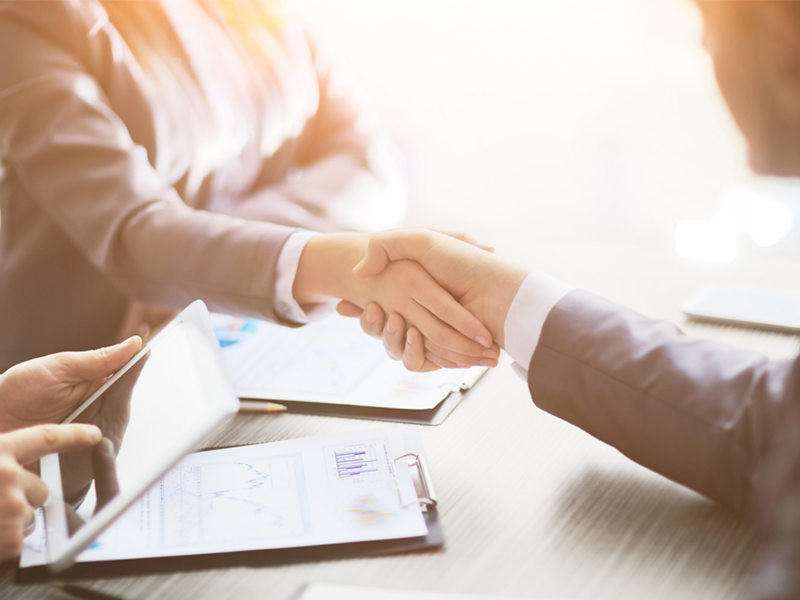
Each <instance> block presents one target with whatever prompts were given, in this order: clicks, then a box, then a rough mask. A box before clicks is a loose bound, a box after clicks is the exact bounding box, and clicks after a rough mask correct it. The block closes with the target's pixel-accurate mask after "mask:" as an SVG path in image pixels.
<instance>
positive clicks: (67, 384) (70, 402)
mask: <svg viewBox="0 0 800 600" xmlns="http://www.w3.org/2000/svg"><path fill="white" fill-rule="evenodd" d="M141 347H142V340H141V339H140V338H139V337H137V336H134V337H132V338H129V339H127V340H125V341H124V342H122V343H121V344H117V345H116V346H110V347H108V348H101V349H99V350H91V351H89V352H60V353H58V354H51V355H49V356H44V357H42V358H35V359H33V360H29V361H27V362H24V363H20V364H18V365H15V366H13V367H11V368H10V369H9V370H8V371H6V372H5V373H4V374H3V375H0V432H2V431H11V430H14V429H19V428H20V427H28V426H30V425H34V424H37V423H57V422H59V421H62V420H63V419H64V418H66V417H67V416H68V415H69V413H71V412H72V411H73V410H74V409H75V408H76V407H77V406H78V405H79V404H80V403H81V402H83V401H84V400H85V399H86V398H88V397H89V396H90V395H91V394H93V393H94V392H95V391H97V389H98V388H99V387H100V386H101V385H103V383H105V381H106V380H107V379H108V378H109V377H110V376H111V375H113V374H114V373H115V372H116V371H117V370H119V369H120V368H121V367H122V366H123V365H124V364H125V363H126V362H128V360H130V359H131V358H132V357H133V356H134V355H135V354H136V353H137V352H138V351H139V350H140V349H141Z"/></svg>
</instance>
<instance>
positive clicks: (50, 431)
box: [0, 423, 103, 465]
mask: <svg viewBox="0 0 800 600" xmlns="http://www.w3.org/2000/svg"><path fill="white" fill-rule="evenodd" d="M102 437H103V435H102V433H100V430H99V429H98V428H97V427H95V426H94V425H88V424H86V423H70V424H68V425H36V426H35V427H26V428H25V429H17V430H16V431H11V432H9V433H5V434H3V435H2V436H0V444H2V446H3V447H4V448H5V449H6V450H8V451H9V452H10V453H11V454H12V455H13V456H14V457H15V458H16V459H17V461H18V462H19V463H20V464H23V465H25V464H28V463H29V462H33V461H34V460H38V459H39V458H41V457H42V456H44V455H46V454H56V453H60V452H72V451H75V450H81V449H84V448H90V447H92V446H94V445H95V444H97V442H99V441H100V440H101V439H102Z"/></svg>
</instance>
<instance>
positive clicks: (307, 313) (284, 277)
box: [273, 231, 336, 323]
mask: <svg viewBox="0 0 800 600" xmlns="http://www.w3.org/2000/svg"><path fill="white" fill-rule="evenodd" d="M315 235H317V232H316V231H298V232H296V233H293V234H292V235H290V236H289V239H288V240H286V243H285V244H284V245H283V250H281V254H280V256H279V257H278V266H277V272H276V274H275V275H276V278H275V298H274V299H273V300H274V306H275V312H276V313H277V314H278V316H280V317H281V318H283V319H285V320H287V321H293V322H295V323H309V322H311V321H318V320H319V319H322V318H324V317H327V316H328V315H330V314H331V313H332V312H333V311H334V309H335V307H336V301H335V300H331V301H330V302H320V303H319V304H309V305H306V307H305V310H304V309H303V307H302V306H300V304H298V303H297V301H296V300H295V299H294V294H293V293H292V289H293V288H294V279H295V277H297V265H298V264H299V263H300V255H301V254H302V253H303V248H305V247H306V244H307V243H308V240H310V239H311V238H312V237H314V236H315Z"/></svg>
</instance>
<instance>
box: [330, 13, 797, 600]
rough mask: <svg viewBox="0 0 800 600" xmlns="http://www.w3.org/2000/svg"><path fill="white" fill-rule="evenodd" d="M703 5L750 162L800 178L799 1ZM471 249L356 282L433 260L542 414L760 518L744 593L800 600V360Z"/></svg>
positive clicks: (424, 245) (367, 324)
mask: <svg viewBox="0 0 800 600" xmlns="http://www.w3.org/2000/svg"><path fill="white" fill-rule="evenodd" d="M698 5H699V7H700V9H701V11H702V13H703V17H704V22H705V33H704V44H705V46H706V48H707V49H708V51H709V52H710V54H711V56H712V58H713V61H714V68H715V73H716V76H717V80H718V82H719V86H720V89H721V91H722V94H723V96H724V97H725V99H726V101H727V103H728V105H729V107H730V110H731V112H732V114H733V116H734V118H735V120H736V122H737V124H738V126H739V127H740V129H741V130H742V132H743V133H744V135H745V137H746V139H747V141H748V148H749V161H750V165H751V167H752V168H753V169H754V170H755V171H756V172H759V173H764V174H771V175H779V176H792V177H797V176H800V3H796V2H771V1H764V2H727V1H719V2H698ZM464 241H465V240H459V239H454V238H453V237H449V236H447V235H443V234H439V233H436V232H431V231H425V230H409V231H405V232H390V233H387V234H381V235H379V236H377V237H376V238H374V239H373V240H372V241H371V243H370V247H369V251H368V254H367V255H366V257H365V259H364V260H363V261H362V262H361V263H360V264H359V265H357V267H356V268H355V269H354V273H355V274H357V275H358V276H361V277H370V276H374V275H375V274H377V273H380V272H381V271H382V269H383V268H384V267H385V266H386V265H388V264H389V263H390V262H392V261H395V260H401V259H412V260H416V261H418V262H419V263H420V264H421V265H422V266H423V267H424V268H425V269H426V270H427V271H428V272H429V273H430V274H431V275H432V276H433V277H434V279H436V280H437V281H438V282H439V283H440V284H441V285H442V286H443V287H444V288H445V289H447V290H448V291H449V292H450V293H451V294H452V295H453V296H454V297H455V298H457V299H459V301H460V302H461V303H462V304H463V305H464V306H465V307H466V308H468V309H469V310H470V311H471V312H473V314H475V315H476V316H477V317H478V318H479V319H480V320H482V321H483V322H484V323H485V324H486V326H487V327H488V329H489V330H490V332H491V333H492V335H493V337H494V339H495V340H496V341H497V342H498V343H499V344H500V345H501V346H502V347H504V348H505V349H506V351H507V352H508V353H509V355H510V356H511V357H512V358H513V359H514V360H515V361H516V366H517V368H518V369H520V370H522V371H525V370H526V371H527V373H524V375H525V377H526V379H527V382H528V386H529V389H530V392H531V397H532V399H533V401H534V402H535V403H536V405H537V406H539V407H541V408H543V409H544V410H546V411H548V412H550V413H552V414H553V415H555V416H558V417H560V418H562V419H564V420H566V421H568V422H570V423H572V424H574V425H577V426H578V427H581V428H582V429H584V430H585V431H587V432H589V433H590V434H592V435H594V436H595V437H597V438H599V439H601V440H603V441H604V442H606V443H608V444H610V445H612V446H614V447H616V448H618V449H619V450H620V451H622V452H623V453H624V454H625V455H627V456H628V457H630V458H631V459H633V460H635V461H636V462H638V463H640V464H642V465H644V466H646V467H649V468H650V469H652V470H654V471H656V472H658V473H660V474H662V475H665V476H666V477H669V478H670V479H672V480H674V481H677V482H679V483H681V484H683V485H685V486H687V487H689V488H692V489H694V490H696V491H698V492H700V493H701V494H704V495H705V496H707V497H709V498H711V499H713V500H716V501H718V502H720V503H722V504H724V505H725V506H728V507H729V508H731V509H733V510H735V511H738V512H743V513H745V514H747V515H750V516H753V517H754V519H755V521H756V522H757V524H758V528H759V531H760V536H761V549H760V554H759V559H758V561H757V565H756V568H755V571H754V575H753V577H752V579H751V581H750V583H749V586H748V590H747V592H746V594H745V597H747V598H748V599H750V600H755V599H758V600H766V599H770V600H777V599H789V598H800V358H796V359H794V360H770V359H768V358H766V357H765V356H762V355H760V354H758V353H755V352H749V351H746V350H741V349H737V348H733V347H731V346H727V345H724V344H719V343H715V342H710V341H701V340H697V339H692V338H690V337H688V336H685V335H684V334H683V333H682V332H681V331H680V330H679V329H677V328H676V327H675V326H674V325H672V324H671V323H667V322H663V321H657V320H653V319H649V318H647V317H644V316H642V315H639V314H637V313H635V312H633V311H631V310H628V309H626V308H624V307H622V306H619V305H616V304H614V303H612V302H609V301H607V300H604V299H603V298H600V297H598V296H595V295H593V294H590V293H588V292H584V291H581V290H574V289H571V288H569V287H568V286H566V285H565V284H563V283H561V282H559V281H557V280H555V279H553V278H551V277H549V276H548V275H546V274H544V273H537V272H533V273H530V272H528V271H527V270H526V269H523V268H521V267H519V266H518V265H515V264H513V263H510V262H508V261H505V260H502V259H500V258H497V257H495V256H493V255H492V254H490V253H488V252H484V251H482V250H480V249H479V248H477V247H475V246H474V245H473V244H470V243H464ZM467 241H468V240H467ZM339 310H340V312H341V313H342V314H346V315H349V316H360V317H361V320H362V327H363V328H364V329H365V331H367V333H371V334H373V335H378V336H383V338H384V342H385V344H386V346H387V349H388V350H389V352H390V354H391V355H393V356H394V357H396V358H402V360H403V361H404V363H405V364H406V366H407V367H409V368H411V369H415V370H425V369H431V368H437V367H438V366H444V367H447V366H452V365H453V364H454V362H455V360H456V357H454V356H453V355H451V354H450V353H449V352H447V351H446V350H444V349H442V348H440V347H438V346H436V345H435V344H433V343H431V342H430V341H429V340H426V339H424V338H423V337H422V336H421V335H420V333H419V331H417V330H416V329H415V328H413V327H412V328H408V329H406V326H405V323H404V322H403V320H402V319H401V318H400V317H399V316H398V315H394V314H392V315H389V316H388V318H386V316H385V315H384V313H383V312H382V311H381V310H380V309H379V308H378V307H377V306H368V307H367V308H366V310H365V311H363V312H362V311H361V310H360V309H357V308H356V307H355V306H353V305H349V304H347V303H342V304H341V305H340V309H339Z"/></svg>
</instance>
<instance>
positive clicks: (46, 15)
mask: <svg viewBox="0 0 800 600" xmlns="http://www.w3.org/2000/svg"><path fill="white" fill-rule="evenodd" d="M107 21H108V15H107V13H106V11H105V9H104V8H103V6H102V5H101V4H100V3H99V2H96V1H88V2H87V1H81V0H37V1H36V2H34V1H30V0H25V1H21V0H10V1H9V0H5V1H0V25H2V26H3V27H4V28H5V29H7V30H8V29H12V30H13V29H15V28H20V29H28V30H30V31H31V32H35V33H36V34H38V35H40V36H41V37H43V38H45V39H47V40H48V41H50V42H54V43H56V44H58V45H60V46H63V47H66V48H68V49H69V50H71V51H73V52H74V51H76V50H80V49H81V48H84V47H85V46H86V43H87V41H88V39H89V38H90V37H91V36H92V35H93V32H95V31H96V30H97V29H99V28H100V27H102V26H103V25H104V24H105V23H106V22H107Z"/></svg>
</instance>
